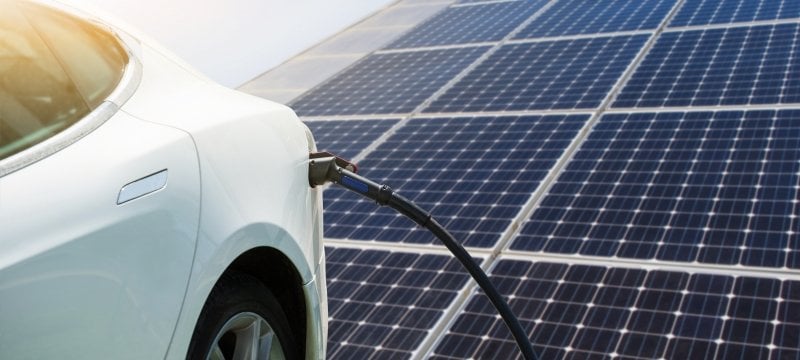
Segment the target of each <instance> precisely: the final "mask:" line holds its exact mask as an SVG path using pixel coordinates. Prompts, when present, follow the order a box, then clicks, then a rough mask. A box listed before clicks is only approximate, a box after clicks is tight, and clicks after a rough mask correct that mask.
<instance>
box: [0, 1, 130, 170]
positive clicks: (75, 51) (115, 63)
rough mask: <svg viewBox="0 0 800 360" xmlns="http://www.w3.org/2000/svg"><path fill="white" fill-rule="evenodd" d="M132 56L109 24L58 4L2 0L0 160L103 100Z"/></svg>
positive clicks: (58, 129) (49, 134) (61, 127)
mask: <svg viewBox="0 0 800 360" xmlns="http://www.w3.org/2000/svg"><path fill="white" fill-rule="evenodd" d="M127 62H128V57H127V53H126V51H125V50H124V48H123V47H122V46H121V44H120V43H119V41H118V40H117V39H116V37H115V36H114V35H113V34H111V33H110V32H109V31H107V30H105V29H103V28H100V27H98V26H96V25H94V24H92V23H90V22H88V21H85V20H82V19H79V18H76V17H74V16H71V15H69V14H66V13H64V12H61V11H59V10H56V9H51V8H47V7H44V6H41V5H36V4H31V3H27V2H15V1H10V2H9V1H2V0H0V160H2V159H5V158H7V157H10V156H12V155H15V154H17V153H20V152H22V151H24V150H26V149H28V148H30V147H32V146H34V145H36V144H38V143H40V142H42V141H45V140H47V139H48V138H50V137H52V136H53V135H55V134H58V133H59V132H61V131H63V130H64V129H66V128H68V127H70V126H71V125H73V124H75V123H76V122H78V121H79V120H80V119H82V118H83V117H85V116H86V115H87V114H89V113H90V112H91V111H92V110H94V109H95V108H97V107H98V106H100V104H102V103H103V101H104V100H105V99H106V98H107V97H108V95H109V94H111V92H113V91H114V89H115V88H116V86H117V85H118V84H119V81H120V79H121V78H122V75H123V73H124V69H125V66H126V64H127Z"/></svg>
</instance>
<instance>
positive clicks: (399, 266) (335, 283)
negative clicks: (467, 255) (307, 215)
mask: <svg viewBox="0 0 800 360" xmlns="http://www.w3.org/2000/svg"><path fill="white" fill-rule="evenodd" d="M326 253H327V255H326V257H327V261H326V266H327V278H328V313H329V315H330V320H329V322H328V350H327V353H328V358H330V359H389V358H391V359H407V358H410V356H411V353H412V352H413V351H414V350H416V349H417V347H419V345H420V344H421V343H422V341H423V339H425V337H426V336H427V335H428V332H429V331H430V330H431V329H432V328H433V326H434V325H435V324H436V322H437V321H438V320H439V318H441V316H442V315H443V313H444V311H445V309H447V307H448V306H450V304H451V303H452V302H453V300H455V298H456V295H457V293H458V291H460V290H461V288H462V287H464V285H466V283H467V280H468V279H469V275H468V274H467V273H465V272H464V271H463V270H462V269H461V264H459V263H458V261H456V260H455V259H453V258H452V257H450V256H444V255H430V254H428V255H422V254H412V253H399V252H389V251H380V250H357V249H346V248H326Z"/></svg>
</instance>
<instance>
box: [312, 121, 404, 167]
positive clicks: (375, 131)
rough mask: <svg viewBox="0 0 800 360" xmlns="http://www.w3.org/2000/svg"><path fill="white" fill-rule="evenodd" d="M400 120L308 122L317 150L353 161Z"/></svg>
mask: <svg viewBox="0 0 800 360" xmlns="http://www.w3.org/2000/svg"><path fill="white" fill-rule="evenodd" d="M397 122H398V119H378V120H324V121H306V122H305V124H306V126H308V128H309V129H311V133H312V134H314V140H315V141H316V143H317V149H319V150H320V151H329V152H332V153H334V154H336V155H339V156H341V157H343V158H345V159H353V158H354V157H355V156H356V155H358V154H359V153H360V152H361V151H363V150H364V149H366V148H367V147H368V146H369V145H370V144H372V142H374V141H375V140H377V139H378V138H379V137H380V136H381V135H383V134H384V133H385V132H386V131H388V130H389V129H390V128H391V127H392V126H394V125H395V124H396V123H397Z"/></svg>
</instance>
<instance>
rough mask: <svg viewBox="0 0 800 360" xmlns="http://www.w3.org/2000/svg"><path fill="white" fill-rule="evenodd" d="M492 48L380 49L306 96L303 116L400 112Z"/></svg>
mask: <svg viewBox="0 0 800 360" xmlns="http://www.w3.org/2000/svg"><path fill="white" fill-rule="evenodd" d="M486 50H487V47H469V48H459V49H445V50H429V51H416V52H404V53H389V54H374V55H370V56H368V57H366V58H365V59H363V60H361V61H360V62H358V63H357V64H356V65H354V66H352V67H351V68H349V69H347V70H345V71H343V72H341V73H339V74H338V75H336V76H334V77H333V78H332V79H331V80H329V81H327V82H325V83H324V84H322V85H320V86H319V87H317V88H315V89H313V90H311V91H310V92H308V93H305V94H303V95H301V96H300V97H299V98H298V99H297V100H295V101H294V102H293V103H292V107H293V108H294V109H295V111H297V113H298V114H299V115H301V116H325V115H355V114H400V113H408V112H411V111H412V110H414V109H415V108H416V107H417V106H419V105H420V104H422V103H423V102H424V101H425V100H427V99H428V97H430V96H431V95H433V93H434V92H436V91H437V90H439V88H441V87H442V86H443V85H444V84H446V83H447V82H448V81H450V80H451V79H452V78H453V77H455V76H456V75H457V74H458V73H459V72H461V70H463V69H464V68H466V67H467V66H468V65H470V64H471V63H472V62H474V61H475V60H476V59H477V58H478V57H479V56H480V55H481V54H483V53H484V52H485V51H486Z"/></svg>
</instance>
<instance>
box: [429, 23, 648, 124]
mask: <svg viewBox="0 0 800 360" xmlns="http://www.w3.org/2000/svg"><path fill="white" fill-rule="evenodd" d="M646 40H647V36H644V35H642V36H621V37H608V38H594V39H577V40H563V41H545V42H533V43H523V44H513V45H506V46H503V47H502V48H500V50H498V51H497V52H496V53H494V54H492V55H491V56H490V57H489V58H488V59H486V60H485V61H483V62H482V63H481V64H480V65H478V66H477V67H476V68H475V69H474V70H472V71H471V72H470V73H469V74H467V75H466V77H465V78H463V79H462V80H461V81H459V82H458V83H456V84H455V85H454V86H453V87H452V88H450V89H449V90H448V91H446V92H445V94H443V95H442V96H440V97H439V98H437V99H436V100H434V101H433V103H432V104H431V105H430V106H429V107H427V108H426V109H425V110H424V111H425V112H463V111H470V112H472V111H500V110H535V109H590V108H596V107H599V106H600V103H601V102H602V101H603V99H604V98H605V97H606V93H607V92H608V91H610V90H611V88H612V87H613V86H614V84H615V83H616V82H617V79H618V78H619V76H620V75H621V74H622V73H623V72H624V71H625V69H626V68H627V67H628V64H629V63H630V62H631V60H633V58H634V57H635V55H636V53H637V52H638V51H639V49H640V48H641V47H642V45H644V43H645V41H646Z"/></svg>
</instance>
